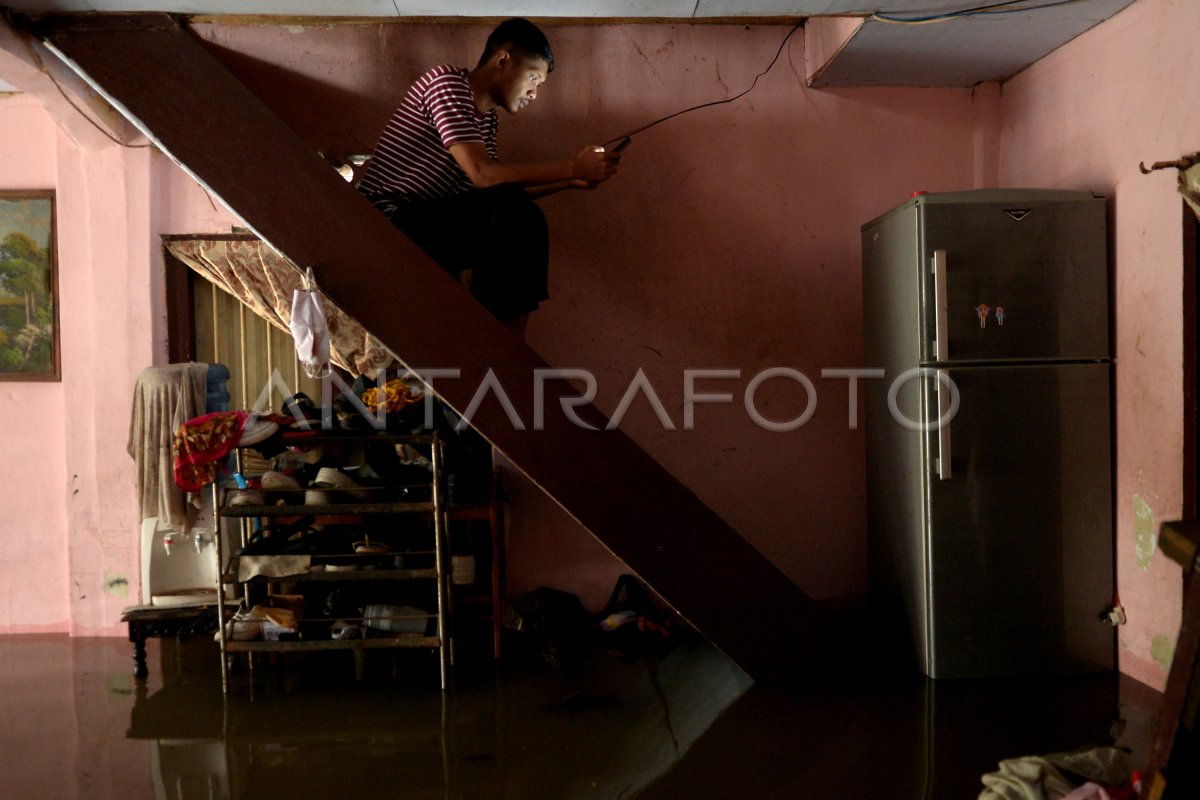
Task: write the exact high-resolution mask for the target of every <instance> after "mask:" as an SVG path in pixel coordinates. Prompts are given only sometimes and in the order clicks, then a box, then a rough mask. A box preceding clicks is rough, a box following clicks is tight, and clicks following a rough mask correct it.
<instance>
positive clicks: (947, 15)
mask: <svg viewBox="0 0 1200 800" xmlns="http://www.w3.org/2000/svg"><path fill="white" fill-rule="evenodd" d="M1030 1H1031V0H1003V2H998V3H988V4H986V5H982V6H975V7H973V8H961V9H959V10H958V11H946V12H943V13H941V14H932V15H930V16H927V17H894V16H892V15H891V14H888V13H885V12H883V11H879V12H876V14H875V15H874V16H875V18H876V19H880V20H883V21H884V22H933V21H935V20H943V19H945V20H949V19H954V18H955V17H966V16H971V15H973V14H981V13H983V14H988V13H990V14H1019V13H1021V12H1022V11H1037V10H1038V9H1041V8H1052V7H1054V6H1065V5H1070V4H1071V3H1078V2H1080V0H1059V2H1053V3H1047V4H1046V5H1040V6H1022V7H1021V8H1013V9H1009V10H1007V11H992V10H991V9H994V8H1004V7H1005V6H1015V5H1018V4H1019V3H1025V2H1030Z"/></svg>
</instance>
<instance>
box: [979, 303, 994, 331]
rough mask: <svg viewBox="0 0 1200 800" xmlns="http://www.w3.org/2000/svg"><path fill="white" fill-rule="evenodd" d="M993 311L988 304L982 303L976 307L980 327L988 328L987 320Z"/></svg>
mask: <svg viewBox="0 0 1200 800" xmlns="http://www.w3.org/2000/svg"><path fill="white" fill-rule="evenodd" d="M991 311H992V307H991V306H989V305H988V304H987V303H980V304H979V305H977V306H975V316H977V317H979V327H981V328H986V327H987V318H988V314H990V313H991Z"/></svg>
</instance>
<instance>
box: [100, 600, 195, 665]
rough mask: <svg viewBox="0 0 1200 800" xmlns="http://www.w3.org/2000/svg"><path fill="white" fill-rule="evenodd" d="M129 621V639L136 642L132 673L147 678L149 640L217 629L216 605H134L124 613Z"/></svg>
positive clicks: (122, 618) (123, 619)
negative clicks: (147, 642)
mask: <svg viewBox="0 0 1200 800" xmlns="http://www.w3.org/2000/svg"><path fill="white" fill-rule="evenodd" d="M121 621H122V622H126V623H128V624H129V641H130V642H132V643H133V674H134V676H135V677H138V678H144V677H146V675H148V674H149V670H148V669H147V668H146V640H147V639H149V638H151V637H159V638H161V637H164V636H174V637H176V638H177V639H183V638H186V637H188V636H200V635H211V634H213V633H216V630H217V607H216V605H215V604H213V605H204V606H133V607H131V608H127V609H125V611H124V612H123V613H122V614H121Z"/></svg>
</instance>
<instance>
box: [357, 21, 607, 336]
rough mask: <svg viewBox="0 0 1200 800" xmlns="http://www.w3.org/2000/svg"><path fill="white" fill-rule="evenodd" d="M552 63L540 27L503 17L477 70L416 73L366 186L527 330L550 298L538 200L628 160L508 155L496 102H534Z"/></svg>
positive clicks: (486, 300)
mask: <svg viewBox="0 0 1200 800" xmlns="http://www.w3.org/2000/svg"><path fill="white" fill-rule="evenodd" d="M553 70H554V54H553V53H552V52H551V50H550V43H549V41H547V39H546V36H545V34H543V33H542V31H541V30H540V29H539V28H538V27H537V26H536V25H534V24H533V23H531V22H529V21H528V20H524V19H510V20H508V21H506V22H503V23H501V24H500V25H499V26H498V27H497V28H496V29H495V30H494V31H492V34H491V36H489V37H488V40H487V45H486V46H485V48H484V51H483V55H482V56H481V57H480V59H479V63H478V64H477V65H476V66H475V68H474V69H472V70H467V69H465V68H462V67H454V66H450V65H442V66H437V67H434V68H433V69H431V70H429V71H428V72H426V73H425V74H424V75H422V76H421V77H420V78H418V79H417V80H416V82H415V83H414V84H413V85H412V87H411V88H409V90H408V93H407V94H406V95H405V97H404V100H403V101H402V102H401V104H400V107H399V108H397V109H396V111H395V113H393V115H392V118H391V120H390V121H389V122H388V124H387V126H386V127H385V128H384V130H383V133H382V134H381V136H380V138H379V142H378V144H376V146H375V152H374V154H373V155H372V156H371V160H370V161H369V162H368V164H367V169H366V172H365V173H364V175H363V178H362V181H361V182H360V183H359V191H360V192H362V193H363V194H365V195H366V196H367V198H368V199H369V200H370V201H371V202H372V203H373V204H374V205H375V206H376V207H377V208H378V209H379V210H380V211H382V212H383V213H384V214H385V215H386V216H387V217H388V219H389V220H391V221H392V223H393V224H394V225H396V227H398V228H399V229H400V230H402V231H404V233H405V234H407V235H408V237H409V238H410V239H412V240H413V241H414V242H415V243H416V244H417V245H418V246H419V247H421V249H422V250H424V251H425V252H426V253H428V254H429V255H430V256H431V257H432V258H433V259H434V260H435V261H437V262H438V264H440V265H441V266H442V268H443V269H445V270H446V271H448V272H450V273H451V274H454V275H458V274H460V273H461V272H462V271H463V270H467V269H470V270H471V271H472V273H471V294H473V295H474V296H475V297H476V298H477V299H478V300H479V301H480V302H481V303H482V304H483V305H484V307H485V308H487V309H488V310H489V311H491V312H492V314H493V315H495V316H496V317H497V318H498V319H499V320H500V321H501V322H504V323H505V324H507V325H509V326H510V327H511V328H513V329H515V330H517V331H518V332H522V331H523V329H524V322H525V319H526V315H527V314H528V313H529V312H530V311H533V310H535V309H536V308H537V306H538V303H540V302H541V301H542V300H545V299H546V298H547V297H548V294H547V291H546V276H547V271H548V266H549V238H548V233H547V229H546V218H545V216H544V215H543V214H542V210H541V209H540V208H538V206H537V205H536V204H535V203H534V202H533V201H534V199H536V198H539V197H544V196H546V195H548V194H552V193H553V192H557V191H560V190H562V189H570V188H574V189H590V188H593V187H595V186H596V185H598V184H599V183H601V182H603V181H605V180H607V179H608V178H610V177H612V176H613V175H614V174H615V173H616V171H617V164H618V162H619V161H620V155H619V154H618V153H615V152H606V151H605V150H604V148H603V147H598V146H589V147H586V148H584V149H583V151H582V152H580V153H579V155H577V156H575V157H574V158H571V159H566V160H562V161H545V162H528V163H511V162H506V161H500V160H499V159H498V158H497V150H496V129H497V126H498V120H497V116H498V115H497V109H501V108H503V109H504V110H505V111H507V112H509V113H510V114H515V113H517V112H518V111H520V110H521V109H522V108H524V107H525V106H527V105H528V104H529V103H531V102H533V101H534V99H536V98H537V93H538V88H539V87H540V86H541V85H542V84H543V83H544V82H545V81H546V78H547V76H548V75H549V74H550V73H551V72H552V71H553Z"/></svg>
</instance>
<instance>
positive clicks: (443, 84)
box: [358, 64, 498, 214]
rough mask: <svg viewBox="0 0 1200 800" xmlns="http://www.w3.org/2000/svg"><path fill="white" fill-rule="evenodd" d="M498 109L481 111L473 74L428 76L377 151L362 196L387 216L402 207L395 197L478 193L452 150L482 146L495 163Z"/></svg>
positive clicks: (438, 71)
mask: <svg viewBox="0 0 1200 800" xmlns="http://www.w3.org/2000/svg"><path fill="white" fill-rule="evenodd" d="M497 124H498V121H497V116H496V111H495V110H494V109H493V110H491V111H489V112H487V113H486V114H484V113H481V112H480V111H479V110H478V109H477V108H476V107H475V96H474V95H473V94H472V92H471V81H470V73H469V71H468V70H466V69H463V68H461V67H452V66H449V65H446V64H443V65H441V66H438V67H434V68H433V69H431V70H429V71H428V72H426V73H425V74H424V75H422V76H421V77H420V78H417V80H416V82H415V83H413V85H412V86H411V87H410V88H409V90H408V93H407V94H406V95H405V96H404V100H403V101H402V102H401V103H400V107H399V108H397V109H396V111H395V113H394V114H392V118H391V120H389V121H388V124H387V127H385V128H384V129H383V133H382V134H381V135H380V137H379V143H378V144H377V145H375V152H374V154H373V155H372V156H371V160H370V161H369V162H368V163H367V171H366V173H365V174H364V175H363V179H362V181H361V182H360V183H359V186H358V190H359V191H360V192H362V193H363V194H365V195H366V196H367V197H368V198H370V199H371V200H372V202H374V203H375V205H376V206H377V207H378V208H379V209H380V210H381V211H383V212H384V213H385V214H386V213H390V212H391V211H392V210H394V209H395V207H396V202H395V200H393V199H391V198H393V197H397V196H398V197H411V198H414V199H432V198H436V197H449V196H451V195H455V194H459V193H461V192H466V191H470V190H472V189H474V188H475V185H474V184H473V183H471V179H470V178H468V177H467V175H466V173H464V172H463V171H462V169H461V168H460V167H459V166H458V162H456V161H455V160H454V156H452V155H451V154H450V146H451V145H454V144H459V143H461V142H482V143H483V145H484V147H485V148H486V149H487V154H488V157H489V158H492V159H495V158H496V156H497V151H496V127H497Z"/></svg>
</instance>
